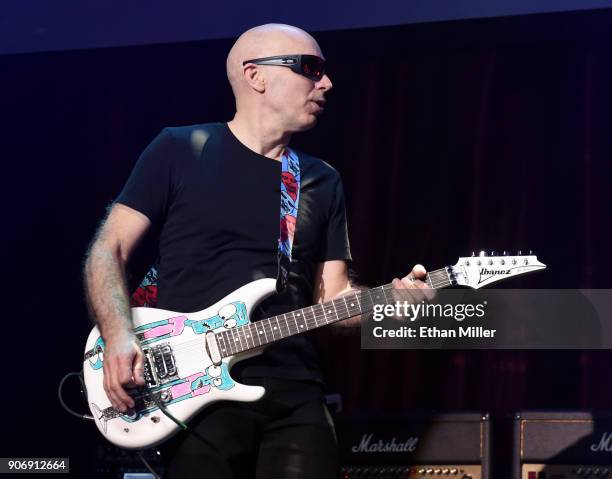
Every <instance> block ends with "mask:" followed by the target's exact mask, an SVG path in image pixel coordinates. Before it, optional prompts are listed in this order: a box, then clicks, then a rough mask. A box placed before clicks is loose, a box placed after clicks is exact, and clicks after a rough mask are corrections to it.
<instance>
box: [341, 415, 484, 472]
mask: <svg viewBox="0 0 612 479" xmlns="http://www.w3.org/2000/svg"><path fill="white" fill-rule="evenodd" d="M336 432H337V435H338V446H339V450H340V464H341V472H340V474H341V475H340V477H341V478H342V479H349V478H360V479H361V478H363V479H365V478H402V479H429V478H438V477H439V478H445V477H447V478H457V479H489V477H490V476H489V449H490V446H489V442H490V439H489V435H490V434H489V416H488V414H480V413H460V414H423V413H411V414H409V413H401V414H380V413H375V414H359V415H345V416H339V417H337V418H336Z"/></svg>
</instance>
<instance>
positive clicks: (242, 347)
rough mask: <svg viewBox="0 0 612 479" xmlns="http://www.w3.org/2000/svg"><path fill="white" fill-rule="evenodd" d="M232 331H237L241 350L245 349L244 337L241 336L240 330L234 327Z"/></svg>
mask: <svg viewBox="0 0 612 479" xmlns="http://www.w3.org/2000/svg"><path fill="white" fill-rule="evenodd" d="M232 331H235V332H236V336H238V341H237V342H238V343H240V350H241V351H244V350H245V349H244V345H243V344H242V338H241V337H240V331H239V330H236V329H232ZM236 346H238V345H236Z"/></svg>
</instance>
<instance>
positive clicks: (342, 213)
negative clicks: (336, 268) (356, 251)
mask: <svg viewBox="0 0 612 479" xmlns="http://www.w3.org/2000/svg"><path fill="white" fill-rule="evenodd" d="M333 189H334V191H333V197H332V201H331V205H330V209H329V219H328V222H327V226H326V228H325V230H324V233H323V237H322V238H321V249H320V254H319V262H320V263H323V262H325V261H332V260H347V261H350V260H351V259H352V258H351V248H350V244H349V237H348V227H347V225H346V205H345V201H344V189H343V187H342V180H341V179H340V175H338V174H336V178H335V181H334V185H333Z"/></svg>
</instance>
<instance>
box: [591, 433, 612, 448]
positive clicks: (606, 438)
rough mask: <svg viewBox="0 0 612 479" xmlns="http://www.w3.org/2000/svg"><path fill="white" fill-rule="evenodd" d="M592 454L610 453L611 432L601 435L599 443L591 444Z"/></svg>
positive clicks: (611, 445)
mask: <svg viewBox="0 0 612 479" xmlns="http://www.w3.org/2000/svg"><path fill="white" fill-rule="evenodd" d="M590 449H591V451H593V452H611V451H612V432H604V433H603V434H602V435H601V439H600V440H599V443H593V444H591V448H590Z"/></svg>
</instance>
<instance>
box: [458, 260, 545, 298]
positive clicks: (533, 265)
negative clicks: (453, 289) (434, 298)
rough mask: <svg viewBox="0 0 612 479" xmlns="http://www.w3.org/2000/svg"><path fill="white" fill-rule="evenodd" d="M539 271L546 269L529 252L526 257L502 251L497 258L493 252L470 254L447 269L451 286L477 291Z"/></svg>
mask: <svg viewBox="0 0 612 479" xmlns="http://www.w3.org/2000/svg"><path fill="white" fill-rule="evenodd" d="M541 269H546V265H545V264H543V263H540V261H538V258H537V257H536V256H535V255H533V254H532V253H531V251H530V252H529V254H528V255H523V254H521V252H520V251H519V252H518V254H516V255H507V254H506V252H505V251H504V253H503V254H502V256H497V255H496V253H495V251H492V252H491V254H490V255H487V254H486V253H485V252H484V251H481V252H480V254H479V255H478V256H476V255H474V254H473V253H472V256H471V257H465V258H459V261H457V263H456V264H455V265H454V266H451V267H450V268H449V275H450V276H451V279H452V282H453V284H456V285H459V286H469V287H470V288H474V289H478V288H482V287H483V286H487V285H489V284H491V283H494V282H495V281H500V280H502V279H506V278H512V277H513V276H518V275H520V274H525V273H531V272H533V271H539V270H541Z"/></svg>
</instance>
